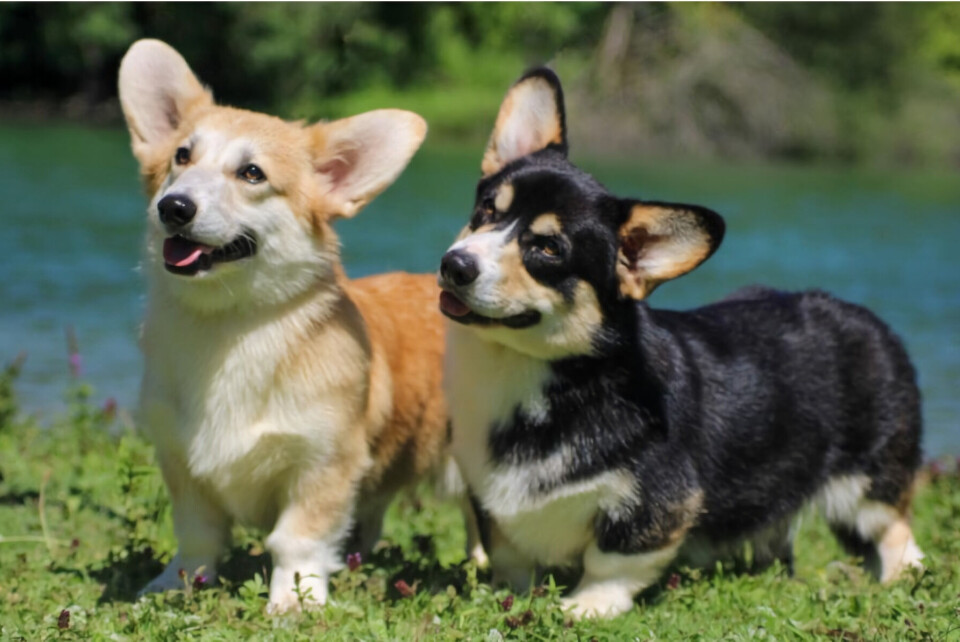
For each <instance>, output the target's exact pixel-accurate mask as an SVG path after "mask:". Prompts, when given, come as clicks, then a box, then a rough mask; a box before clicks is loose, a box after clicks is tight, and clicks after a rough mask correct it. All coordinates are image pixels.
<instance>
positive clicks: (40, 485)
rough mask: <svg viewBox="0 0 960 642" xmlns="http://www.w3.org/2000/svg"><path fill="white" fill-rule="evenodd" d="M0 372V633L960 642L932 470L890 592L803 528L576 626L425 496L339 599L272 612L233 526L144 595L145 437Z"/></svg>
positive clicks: (149, 567) (956, 549) (85, 400)
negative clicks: (19, 407)
mask: <svg viewBox="0 0 960 642" xmlns="http://www.w3.org/2000/svg"><path fill="white" fill-rule="evenodd" d="M14 374H15V373H13V372H11V371H10V370H8V371H7V372H6V374H5V375H4V376H2V377H0V403H2V408H6V409H10V411H8V412H5V413H4V414H2V416H0V474H2V476H0V567H2V568H3V569H4V581H3V582H0V637H3V638H4V639H29V640H35V639H125V640H126V639H128V640H180V639H201V640H234V639H246V638H253V639H276V640H307V639H314V638H317V637H323V638H329V639H341V640H354V639H390V640H423V639H431V640H432V639H437V640H490V641H492V642H498V641H501V640H508V639H516V640H546V639H550V640H587V639H597V640H622V639H650V640H652V639H657V640H711V641H712V640H746V639H777V640H799V639H844V640H866V639H869V640H890V641H894V640H897V641H899V640H951V639H957V637H958V634H960V628H957V627H958V617H960V609H958V607H957V605H958V596H960V539H958V538H957V537H956V529H957V525H958V524H960V476H958V472H957V470H956V467H955V465H953V464H942V465H938V466H934V467H931V468H930V469H929V471H928V472H927V474H926V478H925V481H924V482H923V483H922V484H921V487H920V490H919V492H918V495H917V499H916V503H915V514H916V519H915V531H916V535H917V539H918V540H919V542H920V544H921V546H922V547H923V548H924V550H925V551H926V553H927V559H926V560H925V564H926V566H927V568H926V570H925V571H924V572H922V573H918V574H913V575H911V576H909V577H906V578H904V579H903V580H901V581H900V582H898V583H896V584H894V585H892V586H888V587H885V586H881V585H879V584H877V583H876V582H875V581H873V580H872V579H871V578H869V577H867V576H866V575H865V574H864V573H863V572H862V571H861V570H860V569H859V567H857V566H856V565H855V560H851V559H849V558H847V557H845V556H844V555H843V554H842V552H841V551H840V549H839V548H838V547H837V545H836V543H835V542H834V541H833V539H832V537H831V536H830V534H829V532H828V529H827V528H826V526H825V525H824V524H823V522H822V521H821V520H819V519H805V520H804V522H803V524H802V527H801V529H800V534H799V536H798V545H797V553H798V555H797V575H796V577H795V578H790V577H789V576H788V575H787V573H786V571H785V569H783V568H780V567H779V566H777V567H774V568H772V569H769V570H767V571H765V572H763V573H760V574H758V575H742V574H734V573H731V572H730V571H729V570H728V569H726V568H724V567H723V566H718V567H717V568H716V569H711V570H709V571H700V570H690V569H679V570H677V572H676V574H675V575H674V576H673V577H668V579H667V580H666V581H665V582H664V583H663V584H662V585H661V586H659V587H657V588H655V589H653V590H650V591H648V592H646V593H645V594H644V595H643V596H642V598H641V600H640V601H639V604H638V606H637V607H636V608H635V609H634V610H633V611H632V612H631V613H629V614H627V615H625V616H622V617H619V618H616V619H613V620H606V621H586V622H579V623H572V622H570V621H569V620H568V618H566V617H565V615H564V613H563V612H562V611H561V610H560V608H559V600H560V595H561V592H562V588H563V584H565V583H568V581H569V578H567V579H557V580H555V579H554V578H553V577H552V576H548V577H547V579H546V581H545V583H544V584H543V585H542V586H540V587H538V588H536V589H535V590H534V591H532V592H531V593H530V594H528V595H511V594H510V593H509V592H508V591H506V590H503V589H500V590H494V589H492V588H491V587H490V586H489V584H488V583H487V580H488V576H487V574H486V572H485V571H482V570H479V569H477V567H476V566H475V565H474V564H473V563H472V562H464V561H463V553H462V551H463V548H464V534H463V530H462V526H461V522H460V516H459V514H458V511H457V510H456V509H455V508H454V507H453V506H452V505H451V504H449V503H444V502H441V501H440V500H438V499H437V498H436V497H434V496H433V495H432V494H431V493H430V492H428V491H426V490H424V491H422V492H420V493H418V494H416V495H411V496H404V497H401V498H399V499H398V501H396V502H395V503H394V505H393V506H392V507H391V509H390V511H389V514H388V516H387V522H386V532H385V538H384V541H383V543H382V544H381V546H380V548H379V549H378V551H377V552H376V553H375V554H374V555H373V556H372V557H371V558H370V559H367V560H363V563H362V564H360V565H359V566H357V567H356V568H355V569H354V570H349V569H345V570H343V571H342V572H340V573H339V574H337V575H336V576H334V578H333V580H332V602H331V603H330V604H328V605H327V606H326V607H324V608H322V609H319V610H316V611H311V612H307V613H303V614H291V615H285V616H280V617H269V616H267V615H265V612H264V609H265V606H266V596H267V581H266V578H267V577H269V562H268V560H267V559H266V556H265V555H264V554H263V549H262V545H261V541H262V534H260V533H255V532H250V531H246V530H243V529H236V531H235V533H234V548H233V549H232V550H231V552H230V554H229V556H228V558H227V560H226V562H225V564H224V567H223V568H222V571H223V575H222V578H221V584H220V586H217V587H212V588H208V587H204V586H201V585H196V586H195V585H193V584H191V583H189V582H185V583H184V587H183V589H182V590H180V591H172V592H169V593H166V594H160V595H149V596H146V597H145V598H142V599H139V600H136V599H135V594H136V590H137V589H138V588H139V587H141V586H143V584H145V583H146V581H147V580H148V579H149V578H150V577H152V576H153V575H154V574H155V573H157V572H159V570H160V569H161V568H162V563H163V562H165V561H167V560H169V558H170V556H171V554H172V553H173V548H174V546H175V543H174V541H173V537H172V532H171V524H170V511H169V503H168V501H167V496H166V492H165V490H164V488H163V484H162V483H161V480H160V476H159V474H158V472H157V470H156V468H155V466H154V465H153V463H152V451H151V448H150V447H149V446H148V445H147V444H145V443H144V442H143V441H142V440H141V439H140V438H139V437H137V436H135V435H133V434H131V433H129V432H126V431H121V432H120V433H119V434H112V431H114V430H115V428H114V426H113V416H114V414H115V413H114V412H112V411H111V409H110V408H107V409H97V408H94V407H91V406H90V405H89V390H88V389H87V388H85V387H83V386H77V387H75V388H74V389H73V390H72V391H71V392H70V393H69V395H68V396H69V397H70V398H71V402H70V404H69V408H68V412H67V413H66V414H64V415H63V416H62V417H60V418H58V419H56V420H55V421H53V422H52V423H51V424H50V425H48V426H39V425H37V424H36V422H34V421H33V420H32V419H31V418H30V417H25V416H22V415H19V414H17V413H16V412H15V411H13V409H15V408H16V400H15V398H14V397H13V395H12V392H11V391H12V387H11V384H12V381H13V375H14Z"/></svg>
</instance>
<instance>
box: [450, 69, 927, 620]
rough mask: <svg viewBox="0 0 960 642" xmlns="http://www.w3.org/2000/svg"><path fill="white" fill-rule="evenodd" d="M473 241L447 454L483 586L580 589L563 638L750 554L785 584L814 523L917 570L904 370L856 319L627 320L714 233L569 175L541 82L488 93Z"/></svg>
mask: <svg viewBox="0 0 960 642" xmlns="http://www.w3.org/2000/svg"><path fill="white" fill-rule="evenodd" d="M482 171H483V178H482V179H481V181H480V183H479V185H478V186H477V194H476V207H475V210H474V214H473V217H472V218H471V220H470V224H469V225H468V226H467V227H466V228H465V229H464V231H463V233H462V234H461V235H460V237H459V239H458V240H457V242H456V243H455V244H454V245H453V246H452V247H451V248H450V250H449V251H448V252H447V253H446V254H445V255H444V257H443V261H442V265H441V269H440V284H441V286H442V288H443V290H444V291H443V293H442V295H441V299H440V307H441V309H442V310H443V312H444V313H445V314H446V315H447V316H448V317H449V318H450V319H452V320H453V321H455V322H456V323H452V324H450V327H449V329H448V339H447V342H448V353H447V363H446V388H447V392H448V394H449V397H448V400H449V403H450V407H451V411H452V416H453V449H454V455H455V457H456V458H457V459H458V461H459V463H460V465H461V467H462V470H463V471H464V473H465V475H466V478H467V481H468V483H469V485H470V487H471V491H472V493H473V495H474V496H475V499H476V502H477V503H478V504H479V505H480V507H481V508H482V510H483V511H484V512H485V514H486V516H487V518H488V520H487V522H488V523H487V529H486V530H487V535H488V542H489V548H488V550H489V551H490V557H491V563H492V565H493V570H494V577H495V579H502V580H506V581H508V582H511V583H512V584H514V586H515V587H519V588H523V586H524V585H525V584H526V583H527V582H528V581H529V579H530V577H531V574H532V571H534V569H535V568H536V567H538V566H544V565H547V566H552V565H573V566H578V567H581V568H582V569H583V576H582V579H581V581H580V584H579V586H578V587H577V588H576V589H575V590H574V591H573V593H572V594H571V595H570V596H569V598H567V606H568V607H569V608H571V610H572V612H573V613H574V614H575V615H591V614H597V615H612V614H617V613H621V612H623V611H626V610H628V609H629V608H631V605H632V600H633V598H634V596H635V595H636V594H637V593H638V592H639V591H640V590H642V589H643V588H644V587H646V586H648V585H650V584H652V583H654V582H656V581H657V579H658V577H659V575H660V573H661V572H662V571H663V570H664V569H665V568H666V567H667V566H668V565H669V564H671V562H673V561H674V560H676V559H681V560H685V561H686V562H688V563H693V564H704V563H709V561H710V560H712V559H716V558H718V557H726V556H727V555H729V554H732V553H733V552H734V551H737V550H740V551H742V550H743V548H744V547H743V544H744V542H746V541H749V542H751V543H752V547H753V550H754V552H753V558H754V565H755V566H756V565H764V564H767V563H770V562H772V561H773V560H775V559H780V560H782V561H784V562H785V563H787V564H789V563H790V560H791V551H792V542H791V537H792V528H791V523H792V518H793V517H794V516H795V515H796V513H797V511H798V510H799V509H800V508H801V507H802V506H803V505H804V504H805V503H807V502H810V501H813V502H815V503H816V504H818V505H819V506H820V507H821V508H822V510H823V512H824V514H825V516H826V519H827V520H828V522H829V523H830V525H831V527H832V528H833V530H834V531H835V532H836V534H837V536H838V537H839V538H840V539H841V541H842V542H843V543H844V544H845V545H847V546H848V547H851V548H852V549H853V550H854V551H856V552H857V553H860V554H866V556H867V557H868V558H872V559H873V560H874V561H875V562H876V564H875V570H876V572H877V573H878V574H879V576H880V578H881V579H882V580H884V581H888V580H892V579H894V578H895V577H897V575H898V574H899V573H900V572H901V571H902V570H903V569H904V567H906V566H908V565H919V560H920V559H921V558H922V557H923V555H922V553H921V552H920V549H919V548H918V547H917V545H916V543H915V541H914V539H913V536H912V534H911V531H910V527H909V524H908V515H909V504H910V494H911V486H912V482H913V479H914V473H915V470H916V468H917V465H918V463H919V460H920V448H919V441H920V431H921V421H920V403H919V393H918V390H917V386H916V376H915V373H914V369H913V367H912V366H911V364H910V361H909V359H908V357H907V355H906V353H905V351H904V348H903V346H902V345H901V343H900V341H899V340H898V339H897V337H896V336H895V335H894V334H893V333H892V332H891V331H890V330H889V329H888V328H887V327H886V326H885V325H884V324H883V323H882V322H881V321H879V320H878V319H877V318H876V317H875V316H874V315H873V314H872V313H870V312H869V311H867V310H865V309H864V308H861V307H859V306H856V305H852V304H850V303H846V302H843V301H839V300H837V299H835V298H833V297H831V296H829V295H827V294H825V293H823V292H815V291H814V292H802V293H787V292H778V291H775V290H771V289H765V288H759V287H755V288H749V289H747V290H743V291H741V292H739V293H736V294H735V295H733V296H731V297H729V298H727V299H725V300H723V301H720V302H719V303H715V304H713V305H710V306H707V307H703V308H699V309H696V310H692V311H689V312H671V311H665V310H654V309H652V308H650V307H648V306H647V304H646V303H645V302H644V299H645V298H646V297H647V296H648V295H649V294H650V292H651V291H653V289H654V288H656V287H657V285H659V284H660V283H662V282H664V281H667V280H669V279H673V278H676V277H678V276H681V275H682V274H685V273H686V272H689V271H690V270H692V269H693V268H695V267H696V266H697V265H699V264H700V263H702V262H703V261H704V260H706V259H707V258H708V257H709V256H710V255H711V254H712V253H713V252H714V251H715V250H716V249H717V247H718V246H719V244H720V241H721V239H722V238H723V233H724V223H723V219H721V218H720V216H719V215H717V214H716V213H714V212H712V211H710V210H708V209H705V208H703V207H697V206H692V205H678V204H670V203H658V202H648V201H640V200H625V199H620V198H617V197H615V196H613V195H612V194H610V193H609V192H608V191H607V190H606V189H605V188H604V187H603V186H602V185H600V184H599V183H598V182H597V181H596V180H595V179H593V178H592V177H591V176H589V175H587V174H586V173H584V172H582V171H580V170H579V169H577V168H576V167H575V166H573V165H572V164H571V163H570V162H569V161H568V160H567V140H566V132H565V122H564V109H563V97H562V92H561V89H560V83H559V81H558V80H557V78H556V76H555V75H554V74H553V73H552V72H550V71H548V70H545V69H539V70H536V71H533V72H531V73H528V74H527V75H526V76H524V77H523V78H521V79H520V80H519V81H518V82H517V83H516V84H515V85H514V86H513V87H512V88H511V90H510V92H509V93H508V94H507V96H506V98H505V100H504V102H503V105H502V106H501V108H500V113H499V116H498V118H497V122H496V126H495V128H494V131H493V135H492V137H491V139H490V143H489V146H488V148H487V150H486V153H485V155H484V157H483V163H482Z"/></svg>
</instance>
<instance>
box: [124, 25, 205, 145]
mask: <svg viewBox="0 0 960 642" xmlns="http://www.w3.org/2000/svg"><path fill="white" fill-rule="evenodd" d="M118 86H119V90H120V105H121V107H122V108H123V115H124V117H125V118H126V120H127V127H128V128H129V129H130V138H131V139H132V141H133V154H134V156H136V157H137V159H138V160H139V161H140V162H141V163H143V162H144V161H145V160H147V158H148V157H149V155H150V151H151V149H152V148H153V147H154V146H155V145H157V144H158V143H164V142H166V141H167V139H168V138H169V137H170V136H171V135H173V134H174V133H175V132H176V131H177V129H179V127H180V125H181V124H182V123H183V121H184V120H185V119H186V118H187V117H188V116H189V114H190V113H191V112H193V111H194V110H196V109H198V108H200V107H205V106H208V105H212V104H213V96H212V95H211V94H210V92H209V91H207V90H206V89H204V87H203V85H201V84H200V81H199V80H197V77H196V76H195V75H194V74H193V72H192V71H190V67H189V66H188V65H187V62H186V61H185V60H184V59H183V56H181V55H180V54H179V53H177V51H176V50H175V49H173V47H171V46H170V45H168V44H166V43H165V42H161V41H159V40H150V39H147V40H138V41H137V42H135V43H133V45H131V46H130V49H129V50H128V51H127V53H126V55H124V57H123V60H122V61H121V62H120V78H119V83H118Z"/></svg>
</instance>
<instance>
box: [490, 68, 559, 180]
mask: <svg viewBox="0 0 960 642" xmlns="http://www.w3.org/2000/svg"><path fill="white" fill-rule="evenodd" d="M562 143H563V123H562V122H561V119H560V113H559V112H558V111H557V109H556V103H555V102H554V97H553V88H552V87H551V86H550V84H549V83H548V82H547V81H546V80H544V79H543V78H539V77H533V78H527V79H525V80H521V81H520V82H518V83H517V84H516V85H514V86H513V87H511V88H510V91H509V92H507V96H506V97H505V98H504V99H503V103H502V104H501V105H500V112H499V113H498V114H497V122H496V124H495V125H494V127H493V134H492V135H491V136H490V142H489V143H487V149H486V151H485V152H484V154H483V161H482V162H481V164H480V170H481V171H482V172H483V175H484V176H490V175H492V174H496V173H497V172H499V171H500V170H501V169H502V168H503V167H504V165H506V164H507V163H509V162H510V161H512V160H515V159H517V158H520V157H521V156H526V155H527V154H529V153H531V152H534V151H536V150H538V149H543V148H544V147H546V146H547V145H550V144H557V145H559V144H562Z"/></svg>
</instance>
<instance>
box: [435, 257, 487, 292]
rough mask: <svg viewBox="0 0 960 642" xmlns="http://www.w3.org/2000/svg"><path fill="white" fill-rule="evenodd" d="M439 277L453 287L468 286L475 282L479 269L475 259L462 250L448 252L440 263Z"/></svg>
mask: <svg viewBox="0 0 960 642" xmlns="http://www.w3.org/2000/svg"><path fill="white" fill-rule="evenodd" d="M440 275H441V276H443V278H445V279H449V280H450V281H453V283H454V285H468V284H470V283H473V282H474V281H476V280H477V277H478V276H479V275H480V268H479V267H478V266H477V259H476V258H475V257H474V256H473V255H472V254H470V253H469V252H465V251H463V250H450V251H449V252H447V253H446V254H444V255H443V260H441V261H440Z"/></svg>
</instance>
